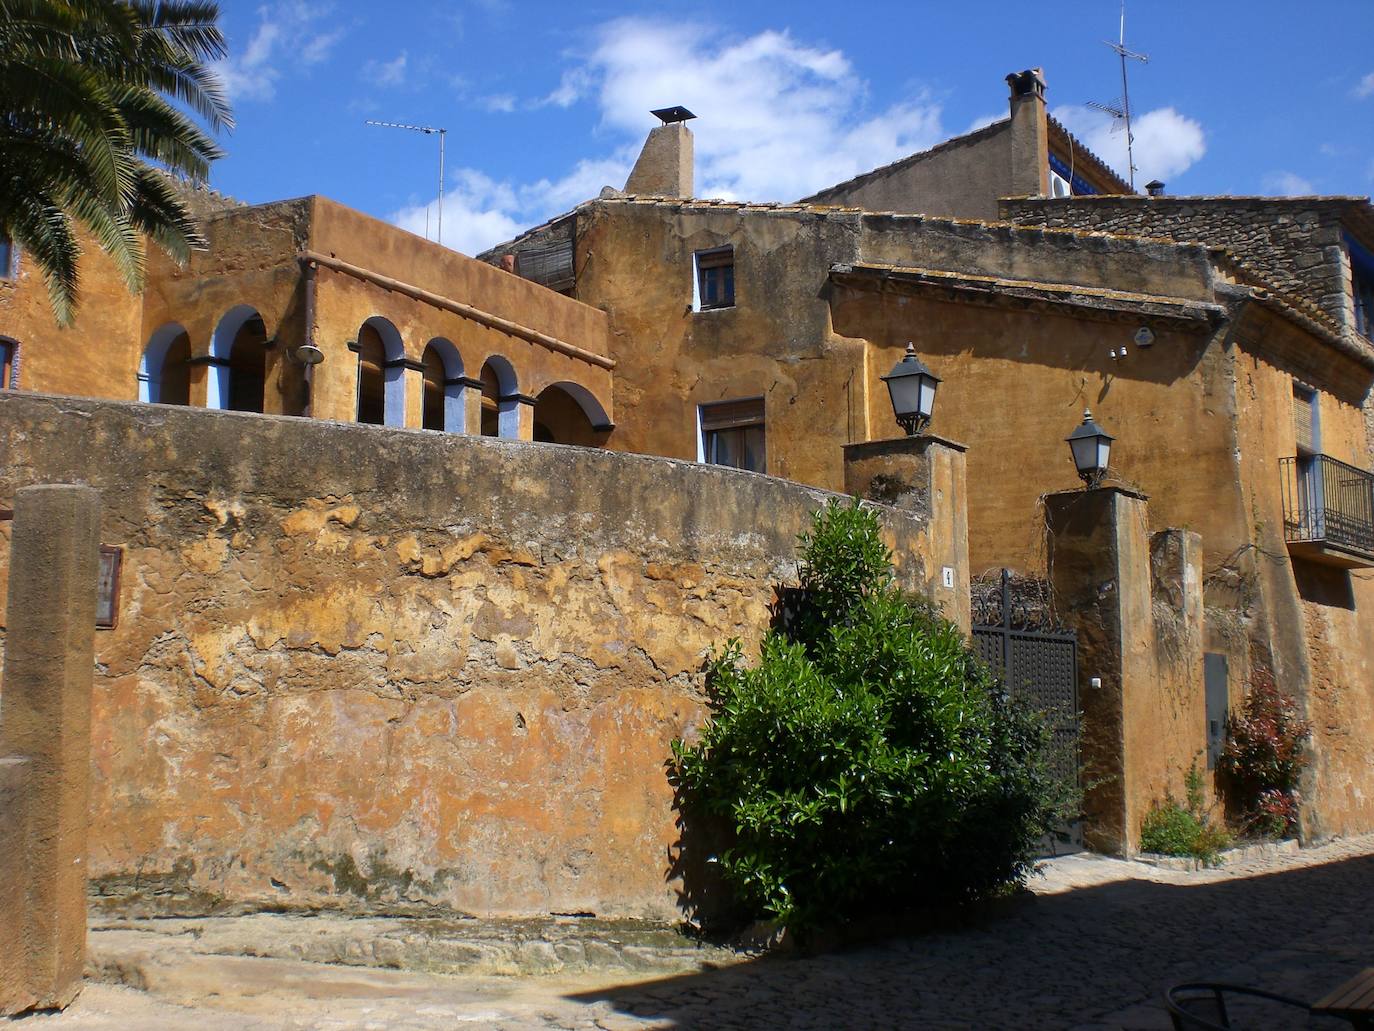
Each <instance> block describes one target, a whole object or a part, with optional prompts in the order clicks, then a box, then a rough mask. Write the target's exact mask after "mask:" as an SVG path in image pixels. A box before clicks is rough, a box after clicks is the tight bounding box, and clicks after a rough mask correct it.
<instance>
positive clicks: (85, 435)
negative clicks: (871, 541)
mask: <svg viewBox="0 0 1374 1031" xmlns="http://www.w3.org/2000/svg"><path fill="white" fill-rule="evenodd" d="M0 445H3V447H4V450H5V454H6V455H7V458H8V462H7V464H6V467H5V469H4V470H3V473H0V503H7V502H8V501H9V500H10V499H11V498H12V497H13V492H14V491H15V489H17V488H18V487H20V486H22V485H25V484H28V483H32V482H40V481H65V482H83V483H89V484H91V485H93V486H95V487H97V488H99V490H100V492H101V495H102V499H103V503H104V510H105V519H104V530H103V539H104V541H105V542H106V543H108V544H116V545H120V546H122V547H123V548H124V569H123V583H122V590H121V594H120V599H119V610H120V615H119V624H118V627H117V628H116V629H114V630H110V631H100V632H99V633H98V635H97V661H98V675H97V679H96V690H95V702H94V718H93V725H94V728H95V729H94V733H93V782H92V783H93V797H92V818H93V824H92V839H91V840H92V852H91V874H92V877H93V878H94V884H95V886H96V888H97V889H98V890H99V891H101V892H103V893H105V894H108V895H111V896H113V902H114V904H115V905H127V904H131V903H132V900H131V899H130V898H129V896H130V895H134V896H135V897H137V896H139V895H142V896H144V897H145V901H147V902H148V903H149V904H157V905H163V906H167V907H180V908H184V909H192V910H203V909H205V908H207V907H209V906H213V905H218V904H221V903H231V904H242V905H246V906H248V907H255V906H288V907H291V906H300V907H317V906H345V907H349V906H351V907H357V908H364V909H372V910H376V909H384V908H404V907H406V906H408V905H415V906H418V907H419V908H421V909H425V908H426V907H428V906H430V905H438V906H442V907H446V908H448V909H451V910H457V911H464V912H473V913H490V914H513V915H519V914H539V913H549V912H584V911H590V912H595V913H599V914H607V915H617V916H646V917H657V918H663V919H672V918H674V917H675V916H676V908H675V906H676V894H675V891H674V885H673V883H672V882H671V881H669V880H668V878H667V874H668V868H669V852H670V849H671V848H672V846H673V844H674V842H675V841H676V840H677V838H676V830H675V826H674V811H673V807H672V794H671V790H670V788H669V786H668V783H667V779H666V772H665V769H664V765H663V764H664V761H665V760H666V759H667V758H668V755H669V743H670V741H671V740H672V739H673V738H674V737H675V736H677V735H679V734H681V733H683V732H685V731H690V729H691V728H692V727H693V725H694V724H695V723H696V722H697V721H698V720H699V718H700V715H701V712H702V702H703V696H702V687H701V677H700V671H701V668H702V662H703V658H704V656H705V655H706V654H707V652H708V650H709V649H710V648H712V647H715V646H718V645H721V644H723V643H724V642H725V641H726V640H727V639H728V638H730V637H732V636H738V637H740V638H742V639H743V640H744V641H745V642H746V644H747V646H749V647H750V648H753V647H755V646H756V645H757V642H758V640H759V638H760V635H761V633H762V631H763V629H764V628H765V627H766V625H767V623H768V620H769V606H770V604H771V602H772V601H773V588H774V585H775V584H777V583H779V582H787V581H791V580H793V578H794V576H795V551H794V546H795V539H796V535H797V533H798V532H799V531H801V530H802V529H804V528H805V527H806V526H807V525H808V523H809V518H810V513H811V512H812V511H813V510H814V509H815V508H816V507H817V506H818V505H819V504H821V503H822V501H823V500H824V498H825V495H823V494H822V493H821V492H818V491H814V490H811V489H808V488H805V487H801V486H799V485H797V484H792V483H786V482H784V481H781V480H777V479H773V478H770V477H765V476H758V475H755V474H750V473H741V472H736V471H733V470H726V469H719V468H714V467H703V466H698V465H695V464H689V463H681V462H674V461H670V460H666V459H659V458H641V457H638V456H626V455H617V454H613V453H610V452H606V451H600V450H590V449H580V448H567V447H560V446H556V445H535V444H527V443H522V442H514V441H497V440H490V439H483V438H473V437H456V436H452V435H448V434H435V433H424V432H419V431H410V430H390V429H382V428H376V427H363V426H346V425H338V424H330V423H324V422H320V421H315V420H299V419H283V418H271V417H265V416H257V415H244V414H237V413H229V412H207V411H202V410H197V409H188V408H176V407H169V406H150V405H120V404H110V403H101V402H91V401H79V400H74V399H68V398H51V397H39V396H33V395H24V394H11V395H8V396H4V397H0ZM881 511H882V513H883V515H882V518H883V521H884V526H885V533H886V534H887V537H888V540H889V543H890V545H891V546H892V547H893V548H894V550H895V552H896V554H897V556H898V559H899V562H900V564H901V571H902V579H903V582H904V583H905V584H906V585H907V586H909V587H911V588H914V589H918V590H922V591H924V592H926V593H930V594H932V595H933V594H935V591H934V590H933V589H932V587H933V584H932V581H933V580H937V579H938V577H939V575H940V570H939V568H938V566H937V565H936V564H935V563H934V562H932V561H931V555H930V547H931V541H930V539H929V535H928V534H927V532H926V529H925V527H924V524H923V523H922V522H921V521H920V520H919V519H918V518H916V517H915V516H912V515H909V514H904V513H900V512H896V511H895V510H892V509H882V510H881ZM8 525H9V524H6V523H0V528H4V529H6V530H7V527H8ZM6 550H7V549H6ZM964 575H965V574H964V572H963V571H962V570H961V571H960V576H961V577H963V576H964ZM965 600H966V599H965ZM151 896H158V897H157V898H151Z"/></svg>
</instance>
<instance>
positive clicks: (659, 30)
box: [392, 19, 948, 253]
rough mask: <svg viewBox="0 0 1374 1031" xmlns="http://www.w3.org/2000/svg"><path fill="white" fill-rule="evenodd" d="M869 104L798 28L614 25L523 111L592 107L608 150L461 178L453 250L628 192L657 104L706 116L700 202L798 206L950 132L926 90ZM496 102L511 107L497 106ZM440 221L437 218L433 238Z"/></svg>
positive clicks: (414, 214) (448, 204)
mask: <svg viewBox="0 0 1374 1031" xmlns="http://www.w3.org/2000/svg"><path fill="white" fill-rule="evenodd" d="M867 96H868V88H867V84H866V83H865V82H864V80H863V79H862V78H861V77H860V76H859V74H858V73H857V72H856V71H855V69H854V68H853V66H852V64H851V63H850V61H849V59H848V58H847V57H846V56H845V55H844V54H843V53H842V52H840V51H838V50H834V49H827V48H825V47H819V46H812V45H809V44H807V43H804V42H801V41H799V40H797V39H794V38H793V37H792V36H791V35H790V34H789V33H786V32H776V31H766V32H760V33H758V34H756V35H754V36H749V37H745V38H728V37H725V36H723V35H722V34H720V33H718V32H713V31H710V30H708V29H705V28H702V27H699V26H697V27H694V26H690V25H683V24H676V23H668V22H661V21H648V20H642V19H621V20H617V21H613V22H610V23H608V24H606V25H604V26H602V27H601V29H600V30H599V31H598V32H596V34H595V35H594V36H593V44H592V46H591V48H590V50H589V51H588V52H587V53H586V54H585V55H584V56H583V57H582V58H581V59H580V60H579V61H578V62H577V63H576V64H574V65H573V66H571V67H569V68H568V69H566V70H565V71H564V72H563V74H562V75H561V77H560V80H559V84H558V86H557V88H555V89H554V90H552V91H551V92H550V93H548V94H547V95H545V96H543V97H539V98H534V99H532V100H526V101H513V106H515V107H517V108H518V107H546V106H556V107H563V108H570V107H572V106H573V105H575V104H580V103H594V104H595V105H596V109H597V112H598V115H599V127H598V136H599V137H600V138H601V139H604V140H605V141H606V143H605V146H604V149H603V151H602V153H601V154H600V155H598V156H595V157H590V158H587V159H584V160H582V161H580V162H579V163H578V164H577V165H576V166H575V167H574V168H572V169H571V170H570V171H568V172H567V173H566V174H564V175H562V176H560V177H554V178H543V179H539V180H537V181H524V182H504V183H498V182H494V181H492V180H491V179H489V178H488V177H486V176H484V175H482V174H481V173H480V172H478V171H476V170H474V169H464V170H462V171H460V172H459V173H458V174H457V175H456V176H455V177H454V179H453V180H451V182H452V183H454V184H456V185H455V187H454V188H453V189H452V190H451V192H448V193H446V194H445V197H444V242H445V243H446V244H448V245H449V246H452V247H457V248H458V249H459V250H463V251H466V252H468V253H473V252H476V251H480V250H483V249H485V248H486V247H488V246H490V245H492V244H494V243H496V242H498V241H500V240H502V239H504V238H507V237H509V236H512V235H514V234H515V233H516V232H517V231H518V230H520V229H522V228H526V227H528V226H531V225H535V224H537V223H539V222H541V221H543V220H544V219H546V218H548V217H549V216H551V215H554V214H556V213H558V212H559V211H563V210H566V209H568V208H570V207H572V206H574V205H576V204H578V203H580V202H582V201H584V200H588V199H590V198H592V197H595V196H596V195H597V193H598V192H599V191H600V189H601V187H603V186H607V185H609V186H614V187H617V188H619V187H622V186H623V185H624V183H625V179H626V178H627V176H628V175H629V171H630V168H631V166H632V165H633V163H634V159H635V156H636V155H637V154H638V153H639V148H640V146H641V145H642V143H643V141H644V137H645V135H646V134H647V133H648V131H649V129H650V128H652V126H653V125H654V120H653V118H651V117H650V115H649V109H650V108H658V107H667V106H669V105H672V104H682V105H684V106H685V107H688V108H690V109H691V110H692V111H693V112H695V113H696V114H697V116H698V117H699V121H696V122H693V123H692V129H693V131H694V135H695V150H696V191H695V192H696V193H697V195H698V196H703V197H727V198H734V199H747V200H757V201H768V200H795V199H797V198H798V197H802V196H806V195H807V194H810V193H814V192H815V191H816V190H819V189H822V188H824V187H826V186H829V185H831V184H833V183H836V182H840V181H842V180H844V179H847V178H849V177H850V176H853V175H856V174H857V173H859V172H862V171H866V170H867V169H870V168H873V167H876V166H878V165H882V164H886V163H887V162H890V161H894V160H896V159H897V158H899V157H903V156H905V155H907V154H910V153H913V152H914V151H917V150H922V149H924V148H926V147H929V146H932V145H933V144H935V143H937V142H939V141H940V140H941V139H943V138H945V136H946V135H948V134H947V133H946V132H945V131H944V130H943V128H942V126H941V124H940V108H939V105H938V104H936V103H935V102H933V101H932V100H931V99H930V98H929V97H928V96H926V95H924V94H918V95H916V96H914V97H911V98H908V99H907V100H905V101H903V102H900V103H897V104H894V105H892V106H891V107H889V108H887V109H886V110H882V111H872V110H870V109H868V107H867V105H866V101H867ZM497 101H500V102H501V103H500V106H497V105H496V102H497ZM486 103H487V105H488V106H489V108H491V109H495V110H505V109H506V108H505V107H504V98H502V97H499V96H498V97H493V98H488V99H487V101H486ZM432 205H433V202H430V209H431V211H432ZM425 211H426V205H425V204H423V203H422V204H418V205H416V206H412V207H409V208H406V209H404V210H402V211H398V212H396V213H395V214H394V215H393V216H392V220H393V221H395V222H397V223H398V224H401V225H404V226H405V227H406V228H408V229H411V230H417V231H421V232H423V230H424V218H425ZM433 222H434V216H433V214H431V232H432V231H433Z"/></svg>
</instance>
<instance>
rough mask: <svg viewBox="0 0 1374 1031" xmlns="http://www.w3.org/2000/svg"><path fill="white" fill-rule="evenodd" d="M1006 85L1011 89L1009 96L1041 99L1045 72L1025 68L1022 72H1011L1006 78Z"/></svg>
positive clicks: (1040, 69)
mask: <svg viewBox="0 0 1374 1031" xmlns="http://www.w3.org/2000/svg"><path fill="white" fill-rule="evenodd" d="M1007 85H1008V86H1010V87H1011V95H1012V97H1013V98H1016V97H1041V98H1042V99H1043V98H1044V96H1045V70H1044V69H1043V68H1027V69H1026V70H1025V71H1023V72H1012V73H1011V74H1010V75H1008V76H1007Z"/></svg>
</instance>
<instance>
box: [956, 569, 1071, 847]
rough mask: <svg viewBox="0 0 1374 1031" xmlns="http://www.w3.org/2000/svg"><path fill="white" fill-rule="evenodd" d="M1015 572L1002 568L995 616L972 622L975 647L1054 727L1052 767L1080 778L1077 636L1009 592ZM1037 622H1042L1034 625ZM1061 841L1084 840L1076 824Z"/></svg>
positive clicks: (1011, 690) (1065, 776)
mask: <svg viewBox="0 0 1374 1031" xmlns="http://www.w3.org/2000/svg"><path fill="white" fill-rule="evenodd" d="M1010 582H1011V574H1010V572H1009V571H1008V570H1005V569H1004V570H1002V583H1001V592H1000V598H999V599H997V601H998V604H997V606H996V610H995V615H994V612H992V611H987V612H986V613H985V614H984V618H990V617H991V618H995V619H996V620H997V622H996V623H993V622H991V621H989V622H987V623H981V624H977V625H975V626H974V627H973V635H972V638H973V640H972V644H973V650H974V653H975V654H976V655H977V656H978V658H979V659H981V660H982V661H983V662H984V663H985V664H986V665H987V667H988V669H989V670H990V671H991V672H992V674H993V675H994V676H995V677H996V678H997V679H998V681H999V682H1000V683H1001V684H1002V686H1003V688H1004V689H1005V690H1006V692H1007V694H1008V695H1010V696H1011V697H1012V698H1015V699H1016V700H1018V701H1020V702H1022V703H1024V704H1026V705H1027V706H1029V707H1030V708H1031V709H1033V710H1035V711H1036V712H1039V713H1041V714H1042V715H1043V717H1044V719H1045V723H1046V725H1047V726H1048V728H1049V731H1050V738H1051V743H1052V750H1053V752H1052V768H1053V770H1054V772H1055V773H1056V774H1057V775H1059V776H1060V777H1061V778H1062V779H1063V780H1064V781H1065V782H1066V783H1068V784H1072V785H1077V784H1078V779H1079V720H1078V638H1077V636H1076V635H1075V634H1074V632H1073V631H1072V630H1065V629H1063V628H1060V627H1059V626H1057V625H1056V624H1055V622H1054V620H1053V619H1052V618H1051V617H1050V616H1049V615H1048V612H1039V613H1034V612H1031V611H1030V610H1029V609H1028V607H1027V606H1026V605H1025V604H1024V603H1023V604H1019V605H1018V604H1016V603H1015V600H1014V599H1013V598H1012V594H1011V585H1010ZM1036 624H1039V625H1036ZM1055 837H1056V838H1057V839H1058V841H1057V842H1047V843H1046V845H1047V847H1049V848H1051V849H1054V850H1057V846H1058V845H1059V844H1064V843H1067V844H1070V845H1071V846H1073V845H1077V844H1080V843H1081V833H1080V828H1079V827H1078V826H1077V825H1074V826H1073V827H1067V828H1064V829H1063V830H1062V831H1061V832H1059V833H1058V834H1056V835H1055Z"/></svg>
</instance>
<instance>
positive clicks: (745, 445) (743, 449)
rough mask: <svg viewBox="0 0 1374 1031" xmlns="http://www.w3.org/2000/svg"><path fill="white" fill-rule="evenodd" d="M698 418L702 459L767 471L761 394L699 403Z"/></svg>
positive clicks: (734, 466) (734, 467)
mask: <svg viewBox="0 0 1374 1031" xmlns="http://www.w3.org/2000/svg"><path fill="white" fill-rule="evenodd" d="M698 418H699V419H700V420H701V456H702V461H704V462H706V463H708V464H709V465H727V466H730V467H731V468H732V469H747V470H749V471H750V472H756V473H761V472H766V471H767V464H768V456H767V451H766V449H765V446H764V431H763V398H761V397H752V398H747V399H745V400H741V401H721V402H719V403H717V404H710V405H702V406H701V407H700V408H699V409H698Z"/></svg>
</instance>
